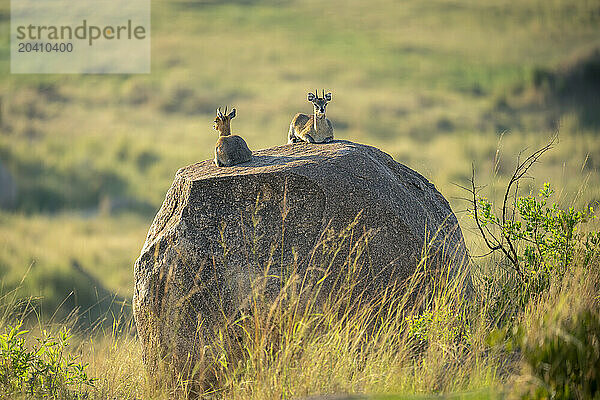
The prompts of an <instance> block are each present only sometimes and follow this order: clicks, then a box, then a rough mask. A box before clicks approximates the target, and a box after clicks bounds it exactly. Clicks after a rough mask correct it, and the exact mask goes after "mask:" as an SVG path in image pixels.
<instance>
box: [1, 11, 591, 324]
mask: <svg viewBox="0 0 600 400" xmlns="http://www.w3.org/2000/svg"><path fill="white" fill-rule="evenodd" d="M9 25H10V12H9V4H8V2H1V3H0V32H1V33H2V34H1V35H0V70H1V71H2V74H1V75H0V207H1V208H0V275H1V277H2V279H1V281H2V282H3V285H4V288H5V290H6V289H10V288H12V287H15V286H16V285H18V284H19V283H20V282H21V279H22V277H23V276H24V275H26V274H27V279H26V280H25V282H24V288H25V294H29V295H33V296H39V297H41V298H42V299H41V300H40V302H41V304H42V307H41V310H42V312H43V313H44V314H43V315H42V317H43V318H49V317H51V316H52V315H53V314H55V313H56V315H59V316H64V315H66V314H68V313H70V312H71V311H72V309H73V308H74V307H80V312H81V313H83V314H86V313H87V314H89V318H92V320H95V318H96V317H97V316H98V315H100V313H101V312H103V311H106V310H107V309H108V308H109V306H110V305H111V304H113V305H114V304H117V305H119V303H120V302H122V301H126V302H129V300H130V298H131V296H132V289H133V282H132V281H133V273H132V265H133V261H134V260H135V258H136V257H137V255H138V254H139V251H140V249H141V246H142V244H143V241H144V238H145V235H146V230H147V229H148V227H149V225H150V222H151V220H152V217H153V215H154V213H155V212H156V210H157V209H158V207H159V206H160V204H161V201H162V199H163V197H164V194H165V192H166V190H167V188H168V187H169V185H170V183H171V181H172V178H173V176H174V174H175V172H176V171H177V169H178V168H180V167H182V166H185V165H187V164H190V163H193V162H196V161H200V160H204V159H207V158H211V157H212V152H213V144H214V142H215V140H216V133H215V132H214V131H213V130H212V119H213V113H214V109H215V108H216V107H218V106H224V105H228V106H229V107H232V106H235V107H236V108H237V110H238V117H237V118H236V119H235V121H234V123H233V130H234V132H235V133H238V134H241V135H243V136H244V137H245V138H246V141H247V142H248V144H249V146H250V147H251V148H252V149H260V148H266V147H270V146H274V145H279V144H283V143H285V142H286V135H287V130H288V126H289V121H290V119H291V117H292V115H293V114H294V113H296V112H300V111H302V112H310V110H311V107H310V105H309V104H308V103H307V102H306V99H305V98H306V92H307V91H311V90H315V89H319V90H320V89H322V88H324V89H325V90H330V91H332V93H333V101H332V103H331V104H330V106H329V107H328V116H329V118H330V119H331V120H332V121H333V122H334V125H335V132H336V137H337V138H340V139H348V140H353V141H357V142H361V143H366V144H370V145H373V146H377V147H379V148H381V149H382V150H384V151H386V152H388V153H390V154H391V155H392V156H393V157H394V158H395V159H396V160H397V161H399V162H401V163H404V164H406V165H408V166H409V167H411V168H413V169H415V170H416V171H418V172H419V173H421V174H422V175H424V176H425V177H426V178H428V179H429V180H430V181H432V182H433V183H434V184H435V185H436V186H437V188H438V189H439V190H440V191H441V192H442V194H444V196H446V197H447V198H448V199H449V201H450V202H451V204H452V207H453V209H454V211H455V212H456V213H457V216H458V217H459V220H460V221H461V225H462V227H463V231H464V233H465V236H466V237H467V240H468V242H469V244H470V247H471V250H472V252H474V253H478V252H479V249H480V247H479V244H478V242H477V241H476V237H475V235H473V234H472V233H471V231H470V227H471V221H470V220H469V218H468V217H467V215H466V213H465V212H464V210H465V207H466V205H465V204H464V202H463V201H461V200H460V197H462V196H464V193H462V191H461V189H459V188H458V187H457V186H456V185H455V184H459V185H464V184H465V183H466V182H467V180H468V179H469V177H470V174H471V164H472V163H474V165H475V166H476V168H477V171H478V176H479V180H480V182H485V183H487V184H488V188H487V194H488V197H490V198H491V199H492V200H494V199H496V197H497V196H498V194H499V192H501V190H502V189H501V188H502V185H505V184H506V181H507V179H508V177H509V176H510V174H511V173H512V169H513V167H514V164H515V162H516V158H517V154H518V152H519V151H520V150H522V149H524V148H530V149H534V148H537V147H539V146H540V145H542V144H543V143H546V142H548V140H549V138H550V137H551V136H552V135H553V134H554V132H556V131H560V135H559V143H558V145H557V146H556V148H555V149H554V150H553V151H552V152H551V153H549V154H548V155H547V156H546V157H545V158H544V159H543V160H542V162H541V163H540V164H538V165H537V166H536V167H535V168H534V169H533V170H532V173H533V175H534V176H536V177H537V178H538V179H537V180H531V181H529V183H528V184H529V187H524V188H522V190H523V191H524V193H528V192H529V191H532V190H534V189H535V188H537V187H540V186H541V185H542V183H543V182H544V181H550V182H552V183H553V185H554V187H556V188H557V192H558V201H559V203H560V204H561V205H563V206H569V205H571V204H572V205H576V206H578V207H581V206H587V205H593V204H595V203H597V202H598V201H599V200H600V175H599V174H598V168H599V167H600V140H599V138H600V1H599V0H520V1H517V2H515V1H509V0H488V1H484V2H481V1H476V0H430V1H419V0H406V1H394V0H373V1H362V0H328V1H316V0H293V1H292V0H290V1H286V0H236V1H228V2H221V1H216V0H169V1H154V2H153V3H152V73H151V74H147V75H11V74H10V73H9V72H10V67H9V66H10V59H9V34H8V32H9ZM124 62H126V60H124ZM496 190H498V193H497V192H496ZM115 295H116V297H115ZM119 306H120V305H119ZM87 314H86V315H87Z"/></svg>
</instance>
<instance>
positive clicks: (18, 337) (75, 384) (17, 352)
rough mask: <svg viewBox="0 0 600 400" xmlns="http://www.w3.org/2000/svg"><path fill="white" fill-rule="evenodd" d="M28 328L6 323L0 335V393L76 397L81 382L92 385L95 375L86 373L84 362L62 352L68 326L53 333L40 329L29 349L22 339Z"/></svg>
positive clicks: (79, 395) (64, 351)
mask: <svg viewBox="0 0 600 400" xmlns="http://www.w3.org/2000/svg"><path fill="white" fill-rule="evenodd" d="M28 332H29V331H27V330H22V329H21V324H19V325H17V326H14V327H13V326H8V327H7V328H6V330H5V333H4V334H1V335H0V397H3V396H16V395H21V396H32V397H49V398H72V397H76V398H79V397H81V396H82V395H83V393H84V390H83V387H84V386H93V385H94V381H95V379H94V378H89V377H88V376H87V373H86V368H87V364H82V363H81V362H78V361H77V359H78V357H76V356H73V355H71V354H68V353H67V352H66V348H67V346H68V345H69V340H70V339H71V335H70V334H69V331H68V330H66V329H63V330H62V331H60V332H59V333H58V334H57V335H56V336H53V335H51V334H49V333H47V332H46V331H43V332H42V336H41V338H38V339H37V342H38V343H37V345H35V346H33V348H32V349H31V350H29V349H28V348H27V346H26V343H25V336H26V335H27V333H28ZM71 388H73V389H74V390H75V391H71V390H70V389H71ZM75 393H77V394H76V395H75ZM3 398H4V397H3Z"/></svg>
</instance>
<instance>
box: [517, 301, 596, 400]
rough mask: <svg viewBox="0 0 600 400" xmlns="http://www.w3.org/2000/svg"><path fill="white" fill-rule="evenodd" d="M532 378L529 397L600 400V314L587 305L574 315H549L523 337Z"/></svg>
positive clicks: (523, 351) (526, 359)
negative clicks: (537, 327) (562, 317)
mask: <svg viewBox="0 0 600 400" xmlns="http://www.w3.org/2000/svg"><path fill="white" fill-rule="evenodd" d="M521 348H522V354H523V357H524V360H525V362H526V366H527V368H528V370H529V373H530V376H531V377H532V378H533V379H531V380H530V382H529V385H528V386H527V390H526V391H525V394H524V395H523V398H525V399H547V398H552V399H600V317H599V315H598V312H597V310H590V309H589V308H584V309H582V310H580V311H579V312H578V313H576V314H575V315H573V316H571V317H567V318H564V319H562V320H561V319H559V318H557V316H552V315H550V316H546V317H545V318H544V319H543V322H542V324H541V326H540V327H539V329H535V330H534V331H532V334H527V335H524V337H523V339H522V345H521Z"/></svg>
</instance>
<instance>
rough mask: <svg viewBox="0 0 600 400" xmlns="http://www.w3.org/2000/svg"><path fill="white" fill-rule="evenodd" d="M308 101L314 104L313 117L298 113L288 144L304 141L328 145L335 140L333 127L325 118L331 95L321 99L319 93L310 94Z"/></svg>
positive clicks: (324, 95)
mask: <svg viewBox="0 0 600 400" xmlns="http://www.w3.org/2000/svg"><path fill="white" fill-rule="evenodd" d="M308 101H310V102H311V103H313V106H314V113H313V115H308V114H303V113H298V114H296V115H295V116H294V118H293V119H292V123H291V124H290V131H289V133H288V143H296V142H299V141H304V142H308V143H327V142H331V141H332V140H333V125H332V124H331V121H330V120H329V119H327V117H325V108H326V107H327V103H329V102H330V101H331V93H325V90H323V97H319V95H318V94H317V91H316V90H315V92H314V93H309V94H308Z"/></svg>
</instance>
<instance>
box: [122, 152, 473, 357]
mask: <svg viewBox="0 0 600 400" xmlns="http://www.w3.org/2000/svg"><path fill="white" fill-rule="evenodd" d="M340 241H346V242H347V244H348V245H344V246H338V248H337V249H338V251H330V249H331V248H332V247H335V245H332V243H334V244H335V243H336V242H340ZM358 242H361V243H362V244H363V246H355V245H354V246H353V245H352V243H358ZM426 243H429V244H430V245H429V246H428V247H427V248H428V249H429V251H428V257H429V259H430V262H429V265H437V266H441V265H446V264H450V265H451V266H452V268H454V269H455V270H458V269H459V268H460V267H461V266H463V265H464V263H465V258H466V249H465V245H464V241H463V237H462V233H461V231H460V228H459V226H458V222H457V220H456V217H455V216H454V214H453V213H452V211H451V209H450V206H449V204H448V202H447V201H446V200H445V199H444V197H442V195H441V194H440V193H439V192H438V191H437V190H436V189H435V187H434V185H433V184H431V183H430V182H429V181H428V180H427V179H425V178H424V177H422V176H421V175H419V174H418V173H416V172H415V171H413V170H411V169H410V168H408V167H406V166H404V165H402V164H400V163H397V162H396V161H394V160H393V159H392V157H390V156H389V155H388V154H386V153H384V152H382V151H380V150H378V149H376V148H373V147H370V146H365V145H361V144H356V143H352V142H348V141H335V142H332V143H328V144H308V143H297V144H288V145H284V146H279V147H274V148H270V149H265V150H259V151H256V152H255V153H254V157H253V160H252V161H251V162H248V163H245V164H240V165H236V166H234V167H228V168H219V167H216V166H215V165H214V163H213V162H212V161H211V160H207V161H203V162H200V163H196V164H193V165H190V166H188V167H185V168H182V169H180V170H179V171H178V172H177V174H176V176H175V180H174V182H173V184H172V186H171V188H170V189H169V191H168V193H167V195H166V198H165V201H164V203H163V205H162V207H161V209H160V210H159V212H158V214H157V215H156V217H155V219H154V221H153V223H152V226H151V227H150V230H149V232H148V236H147V238H146V242H145V243H144V247H143V249H142V252H141V255H140V257H139V259H138V260H137V261H136V262H135V267H134V270H135V293H134V299H133V306H134V313H135V318H136V324H137V330H138V333H139V337H140V339H141V341H142V344H143V347H144V359H145V362H146V364H147V365H148V366H149V367H151V368H153V367H155V364H156V362H157V360H158V359H160V357H163V356H165V355H167V354H169V355H173V356H175V357H176V358H178V359H180V360H188V361H189V360H190V359H191V360H194V359H196V358H199V357H202V354H203V353H202V350H201V347H202V346H203V343H205V342H206V341H210V337H211V335H214V334H215V333H214V332H215V329H216V328H215V327H216V326H218V325H219V324H220V322H221V321H223V320H225V319H227V318H234V317H235V315H236V313H237V312H238V311H239V310H240V309H241V308H243V307H244V304H246V302H247V299H248V295H249V293H250V287H251V283H252V282H253V281H254V280H255V279H257V278H259V277H265V276H266V275H265V270H266V269H268V276H269V277H271V278H272V279H270V281H269V282H270V283H268V284H267V285H265V288H266V289H265V291H266V292H267V295H268V294H269V293H270V294H273V295H274V294H276V292H277V290H278V288H279V285H278V283H280V281H281V280H280V279H278V278H277V277H281V276H283V275H284V274H285V271H286V270H287V269H289V267H290V266H293V268H294V269H295V270H299V271H302V270H306V269H307V268H310V266H311V265H325V264H326V265H328V266H329V267H330V268H331V271H332V275H333V277H335V275H336V274H337V272H336V271H339V272H340V273H342V272H345V271H342V269H343V268H346V266H347V265H348V259H349V258H355V259H356V260H358V263H359V264H360V265H362V266H363V268H360V269H358V270H357V271H358V272H357V274H359V276H357V280H358V281H359V282H360V285H359V286H360V287H361V289H363V290H364V291H365V292H366V293H369V294H370V295H373V294H377V293H380V292H381V290H382V288H384V287H385V286H386V285H389V284H390V283H391V282H398V281H399V280H402V279H404V278H406V277H408V276H410V275H411V273H413V271H414V270H415V266H416V264H417V260H419V259H421V257H422V255H423V248H424V244H426ZM357 249H362V250H357ZM332 282H333V280H332ZM200 353H202V354H200ZM190 357H191V358H190ZM186 362H187V361H186Z"/></svg>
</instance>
